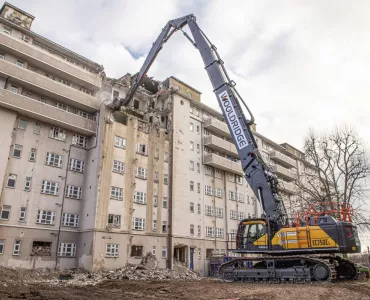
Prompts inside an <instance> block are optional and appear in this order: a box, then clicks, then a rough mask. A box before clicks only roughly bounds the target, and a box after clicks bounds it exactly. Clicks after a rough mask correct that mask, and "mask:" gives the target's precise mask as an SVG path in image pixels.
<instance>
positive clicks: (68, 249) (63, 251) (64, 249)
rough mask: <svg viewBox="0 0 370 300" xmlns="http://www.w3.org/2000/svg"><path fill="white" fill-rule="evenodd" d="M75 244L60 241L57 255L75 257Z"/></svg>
mask: <svg viewBox="0 0 370 300" xmlns="http://www.w3.org/2000/svg"><path fill="white" fill-rule="evenodd" d="M75 255H76V244H74V243H60V244H59V248H58V256H66V257H75Z"/></svg>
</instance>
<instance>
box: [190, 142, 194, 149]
mask: <svg viewBox="0 0 370 300" xmlns="http://www.w3.org/2000/svg"><path fill="white" fill-rule="evenodd" d="M190 150H191V151H194V142H190Z"/></svg>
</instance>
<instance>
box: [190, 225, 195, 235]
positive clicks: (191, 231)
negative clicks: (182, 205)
mask: <svg viewBox="0 0 370 300" xmlns="http://www.w3.org/2000/svg"><path fill="white" fill-rule="evenodd" d="M190 235H194V225H193V224H190Z"/></svg>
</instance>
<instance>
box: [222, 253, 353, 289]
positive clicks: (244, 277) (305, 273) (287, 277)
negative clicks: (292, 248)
mask: <svg viewBox="0 0 370 300" xmlns="http://www.w3.org/2000/svg"><path fill="white" fill-rule="evenodd" d="M358 275H359V272H358V269H357V267H356V265H355V264H354V263H352V262H351V261H349V260H347V259H344V258H341V257H339V256H331V255H291V256H268V257H248V258H246V257H241V258H235V259H233V260H232V261H229V262H227V263H224V264H222V265H221V266H220V268H219V272H218V276H219V278H221V279H223V280H224V281H242V282H274V283H284V282H301V283H306V282H313V281H317V282H330V281H337V280H354V279H357V277H358Z"/></svg>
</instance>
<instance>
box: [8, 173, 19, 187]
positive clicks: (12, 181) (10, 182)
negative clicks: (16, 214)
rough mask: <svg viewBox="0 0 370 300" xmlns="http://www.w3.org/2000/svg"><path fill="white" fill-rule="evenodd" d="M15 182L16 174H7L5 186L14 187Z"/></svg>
mask: <svg viewBox="0 0 370 300" xmlns="http://www.w3.org/2000/svg"><path fill="white" fill-rule="evenodd" d="M16 182H17V175H15V174H9V175H8V182H7V184H6V187H8V188H12V189H14V188H15V183H16Z"/></svg>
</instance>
